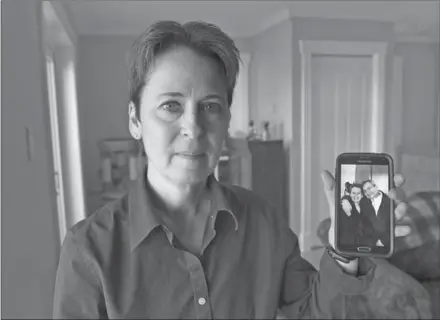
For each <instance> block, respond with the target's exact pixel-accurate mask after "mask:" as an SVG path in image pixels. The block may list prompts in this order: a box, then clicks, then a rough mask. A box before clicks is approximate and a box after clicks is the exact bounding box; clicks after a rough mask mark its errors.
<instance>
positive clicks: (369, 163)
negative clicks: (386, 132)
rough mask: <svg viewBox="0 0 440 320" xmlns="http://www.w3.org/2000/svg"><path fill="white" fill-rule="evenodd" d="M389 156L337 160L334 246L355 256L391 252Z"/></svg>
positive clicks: (390, 174)
mask: <svg viewBox="0 0 440 320" xmlns="http://www.w3.org/2000/svg"><path fill="white" fill-rule="evenodd" d="M392 170H393V168H392V159H391V158H390V157H389V156H388V155H376V154H374V155H373V154H369V155H362V156H361V155H349V156H345V157H341V156H340V157H339V158H338V161H337V182H338V183H337V187H338V189H337V195H336V214H337V217H336V246H337V249H338V251H340V252H342V253H347V254H352V255H353V254H355V255H369V256H371V255H376V256H389V255H390V254H391V253H392V251H393V247H394V245H393V229H394V224H393V219H394V214H393V207H394V206H393V202H392V200H391V199H390V198H389V196H388V192H389V190H390V188H391V187H392V175H393V173H392Z"/></svg>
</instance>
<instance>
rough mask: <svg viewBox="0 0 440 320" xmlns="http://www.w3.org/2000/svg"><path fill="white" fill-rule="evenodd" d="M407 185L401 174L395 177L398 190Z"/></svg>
mask: <svg viewBox="0 0 440 320" xmlns="http://www.w3.org/2000/svg"><path fill="white" fill-rule="evenodd" d="M404 183H405V178H404V177H403V175H401V174H400V173H396V174H395V175H394V184H395V185H396V188H400V187H401V186H403V184H404Z"/></svg>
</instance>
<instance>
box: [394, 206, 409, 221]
mask: <svg viewBox="0 0 440 320" xmlns="http://www.w3.org/2000/svg"><path fill="white" fill-rule="evenodd" d="M407 211H408V205H407V204H406V203H405V202H400V203H399V204H398V205H397V207H396V209H395V210H394V215H395V216H396V220H397V221H400V220H402V219H403V217H404V216H405V215H406V212H407Z"/></svg>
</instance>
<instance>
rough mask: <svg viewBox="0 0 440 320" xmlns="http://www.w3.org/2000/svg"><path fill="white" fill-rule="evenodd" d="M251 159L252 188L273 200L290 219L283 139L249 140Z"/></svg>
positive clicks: (279, 212)
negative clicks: (287, 206)
mask: <svg viewBox="0 0 440 320" xmlns="http://www.w3.org/2000/svg"><path fill="white" fill-rule="evenodd" d="M248 146H249V150H250V153H251V155H252V161H251V166H252V169H251V177H252V182H251V188H252V191H254V192H255V193H257V194H260V195H262V196H263V197H265V198H266V199H268V200H269V201H270V202H272V203H273V204H274V205H275V206H276V207H277V209H278V214H280V215H283V217H284V218H285V219H286V223H287V221H288V217H287V210H286V204H285V197H286V194H285V190H286V181H287V173H286V167H285V160H284V159H285V158H284V157H285V155H284V148H283V141H282V140H272V141H257V140H255V141H249V144H248Z"/></svg>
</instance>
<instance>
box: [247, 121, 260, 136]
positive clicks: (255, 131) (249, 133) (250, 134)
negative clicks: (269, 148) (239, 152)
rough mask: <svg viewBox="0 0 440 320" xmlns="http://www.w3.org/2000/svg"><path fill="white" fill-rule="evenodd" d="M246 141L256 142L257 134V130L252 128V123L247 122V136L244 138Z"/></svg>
mask: <svg viewBox="0 0 440 320" xmlns="http://www.w3.org/2000/svg"><path fill="white" fill-rule="evenodd" d="M246 139H247V140H257V139H258V132H257V129H256V128H255V126H254V121H253V120H250V121H249V129H248V135H247V137H246Z"/></svg>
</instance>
